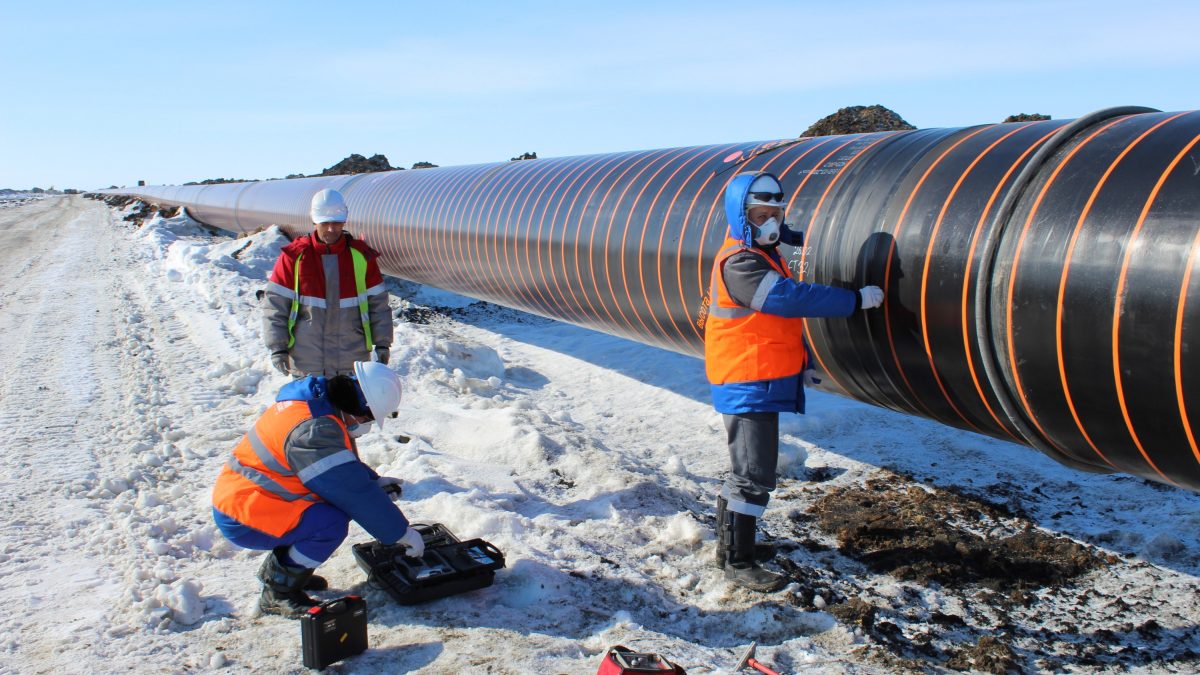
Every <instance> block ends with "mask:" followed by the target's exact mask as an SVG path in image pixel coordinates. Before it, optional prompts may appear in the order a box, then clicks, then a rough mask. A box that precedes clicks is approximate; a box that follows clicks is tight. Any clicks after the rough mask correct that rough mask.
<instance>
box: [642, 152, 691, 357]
mask: <svg viewBox="0 0 1200 675" xmlns="http://www.w3.org/2000/svg"><path fill="white" fill-rule="evenodd" d="M704 156H705V155H704V153H701V152H693V153H692V155H691V156H690V157H687V158H686V159H683V160H681V161H680V162H679V165H678V166H676V167H675V170H674V171H672V172H671V173H670V174H669V175H668V176H667V177H666V179H665V180H663V181H661V183H660V185H659V186H658V190H657V191H656V192H655V193H654V197H653V198H652V199H651V200H650V204H649V205H648V206H647V207H646V216H645V218H643V219H642V233H641V236H639V237H638V246H637V250H638V251H639V252H645V247H646V231H647V230H649V229H650V214H652V213H654V205H655V204H657V203H658V199H659V197H661V196H662V193H663V190H665V189H666V187H667V184H668V183H670V182H671V181H672V180H674V179H675V176H677V175H679V172H680V171H683V169H684V168H685V167H686V166H687V165H688V162H691V161H694V160H697V159H699V160H701V161H700V162H699V163H698V164H697V165H696V170H699V168H700V167H701V166H703V165H704V164H703V159H704ZM663 168H664V169H665V168H666V167H663ZM659 171H662V169H660V170H659ZM657 175H658V172H655V176H657ZM646 187H648V185H647V186H643V187H642V190H641V191H639V192H638V196H637V198H636V199H634V204H636V203H637V202H638V201H639V200H641V198H642V192H644V191H645V189H646ZM667 216H668V217H669V216H670V212H668V213H667ZM632 218H633V210H632V209H631V210H630V212H629V215H628V216H627V217H626V218H625V234H623V235H622V236H621V250H625V240H626V237H627V236H628V234H629V225H630V222H631V219H632ZM666 225H667V223H666V222H663V224H662V225H661V226H660V227H659V241H661V240H662V231H663V230H664V229H666ZM655 251H656V252H658V253H661V250H660V249H655ZM645 257H646V256H644V255H639V256H638V257H637V259H638V260H637V274H638V283H639V285H640V286H641V289H642V299H643V300H645V304H644V305H643V307H645V312H646V313H647V314H649V315H650V319H651V320H653V321H654V324H655V325H656V326H658V335H659V336H661V337H662V338H667V337H668V336H667V331H666V330H665V329H664V328H663V326H662V324H661V323H659V321H658V317H656V316H655V312H654V309H653V305H651V304H650V296H649V295H647V293H646V276H645V270H644V267H645V265H644V263H645ZM655 258H656V259H660V260H661V256H659V255H656V256H655ZM621 283H622V284H623V285H624V286H625V297H627V298H628V299H629V305H630V306H631V307H636V306H637V305H636V304H635V303H634V302H633V295H632V294H631V293H630V290H629V281H628V278H627V275H626V273H625V258H624V257H622V258H621ZM635 316H637V319H638V323H640V324H641V325H642V328H643V329H645V334H646V335H647V336H650V335H652V334H653V331H652V330H650V326H648V325H647V324H646V322H645V321H643V320H642V318H641V315H640V314H638V315H635Z"/></svg>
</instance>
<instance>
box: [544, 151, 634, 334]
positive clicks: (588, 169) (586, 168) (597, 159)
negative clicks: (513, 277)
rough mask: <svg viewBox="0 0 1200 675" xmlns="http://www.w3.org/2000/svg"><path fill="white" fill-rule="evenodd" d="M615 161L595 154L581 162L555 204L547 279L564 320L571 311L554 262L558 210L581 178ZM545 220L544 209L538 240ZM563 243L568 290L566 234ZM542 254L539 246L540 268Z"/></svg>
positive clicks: (548, 249) (551, 219)
mask: <svg viewBox="0 0 1200 675" xmlns="http://www.w3.org/2000/svg"><path fill="white" fill-rule="evenodd" d="M613 161H615V160H614V159H613V158H611V157H609V158H607V159H606V157H605V156H604V155H595V156H593V157H592V158H591V160H590V161H587V162H584V163H583V164H581V165H580V167H579V169H580V171H579V174H578V175H576V176H575V177H574V178H572V179H571V182H570V183H568V184H566V186H565V187H564V189H563V194H564V197H562V198H559V200H558V203H557V204H556V205H555V206H554V214H553V215H551V216H550V232H549V233H547V235H546V239H545V241H546V247H545V248H546V254H547V256H548V257H549V260H548V261H547V262H546V266H547V267H548V268H549V270H550V276H551V278H550V279H549V280H547V286H548V287H549V286H550V285H551V284H553V289H554V292H555V293H557V294H558V297H559V299H560V301H561V302H560V303H559V304H557V305H555V309H557V310H560V311H562V316H563V317H564V320H566V321H570V318H569V317H570V316H571V313H570V312H569V311H567V310H568V309H569V303H568V301H567V293H566V292H564V291H563V289H562V286H561V285H559V277H558V271H557V270H558V268H557V267H556V266H555V264H554V246H553V241H554V230H555V227H556V224H557V223H558V212H559V210H560V209H562V206H563V201H564V198H565V195H567V194H571V192H572V191H573V189H574V187H575V184H576V183H578V182H579V179H581V178H583V177H584V176H590V175H592V173H593V167H595V166H597V165H600V166H604V165H606V164H608V163H610V162H613ZM568 175H569V174H568ZM563 180H564V181H565V180H566V177H564V178H563ZM557 192H558V188H555V193H557ZM575 195H576V197H578V196H579V193H575ZM552 198H553V197H552ZM573 206H574V200H572V207H573ZM570 215H571V212H570V208H568V210H567V213H566V217H565V218H564V221H563V222H564V225H563V227H564V228H565V227H566V220H569V219H570ZM545 221H546V213H545V212H544V211H543V212H542V217H541V218H540V219H539V220H538V241H539V242H540V241H542V226H543V224H544V223H545ZM563 243H564V246H563V247H560V249H559V251H560V254H559V266H560V267H562V269H563V270H564V272H563V277H564V278H563V279H562V282H563V284H564V285H567V286H568V290H570V288H569V284H567V280H566V278H565V277H566V272H565V270H566V261H565V260H564V259H563V258H564V256H565V243H566V239H565V235H564V240H563ZM541 255H542V247H541V246H538V268H539V269H540V268H541V265H542V263H541ZM543 279H545V277H543Z"/></svg>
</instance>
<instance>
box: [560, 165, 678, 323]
mask: <svg viewBox="0 0 1200 675" xmlns="http://www.w3.org/2000/svg"><path fill="white" fill-rule="evenodd" d="M666 154H667V153H666V152H650V153H647V154H646V156H645V157H643V158H642V159H643V160H645V165H644V166H642V167H641V168H640V169H638V172H637V173H636V174H634V175H633V177H632V178H631V179H630V180H629V181H628V182H627V183H626V185H625V187H624V188H623V189H622V190H621V192H620V194H619V195H618V196H617V200H616V202H615V203H614V204H613V207H612V213H610V214H609V218H608V229H609V230H611V229H612V219H613V217H614V216H615V215H616V210H617V206H619V205H620V203H621V199H622V198H623V197H624V196H625V192H626V191H627V190H629V188H630V186H631V185H632V184H633V182H634V181H636V180H637V178H638V177H639V176H641V175H642V173H643V172H644V171H645V170H646V169H649V168H650V167H651V166H654V163H655V162H656V161H658V160H659V159H660V158H662V157H663V156H665V155H666ZM641 161H642V160H639V161H638V162H634V163H633V164H630V165H629V166H628V167H626V168H625V170H624V171H622V172H621V174H620V175H619V176H617V177H616V179H615V180H613V182H612V184H611V185H609V186H608V189H607V190H605V191H604V196H603V197H601V198H600V204H599V206H597V207H596V213H597V215H599V214H601V213H603V212H604V203H605V202H607V201H608V196H609V195H610V194H612V192H613V190H614V189H615V188H616V187H617V185H619V184H620V183H621V182H622V181H623V180H624V179H625V176H626V175H627V174H628V173H629V172H630V171H632V170H633V168H634V166H636V165H637V164H638V163H639V162H641ZM599 229H600V222H599V218H597V219H596V220H593V221H592V231H591V233H590V234H589V235H588V275H589V276H590V277H591V281H592V290H594V291H595V292H596V302H598V303H600V306H601V307H602V308H603V309H604V313H605V314H606V315H608V320H609V322H610V324H611V325H612V326H614V327H620V326H624V325H627V323H628V321H627V320H626V319H625V312H623V311H622V310H621V306H620V305H617V313H618V314H620V315H621V319H622V320H621V321H619V322H618V321H617V318H616V317H615V316H613V314H612V312H611V311H609V306H608V302H606V301H605V300H604V295H603V294H602V293H601V292H600V284H599V282H597V281H596V263H595V260H596V254H595V251H596V248H595V242H596V232H597V231H598V230H599ZM604 240H605V242H606V243H607V241H608V230H606V231H605V233H604ZM575 254H576V260H578V255H579V248H578V241H576V249H575ZM604 270H605V274H607V273H608V256H607V255H605V256H604ZM614 300H615V298H614Z"/></svg>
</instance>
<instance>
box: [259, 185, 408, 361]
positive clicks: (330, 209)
mask: <svg viewBox="0 0 1200 675" xmlns="http://www.w3.org/2000/svg"><path fill="white" fill-rule="evenodd" d="M310 215H311V216H312V221H313V225H314V228H315V229H314V231H313V232H312V233H310V234H306V235H304V236H302V237H299V238H298V239H296V240H295V241H293V242H292V243H290V244H288V245H287V246H284V247H283V250H282V251H281V252H280V254H279V258H278V259H277V260H276V261H275V267H274V269H272V270H271V275H270V277H269V278H268V283H267V292H266V294H265V296H264V300H263V302H264V314H263V336H264V339H265V341H266V344H267V349H268V350H270V353H271V365H273V366H274V367H275V369H276V370H278V371H279V372H281V373H283V374H285V375H292V376H293V377H301V376H304V375H324V376H326V377H332V376H334V375H339V374H340V375H348V374H350V372H351V368H352V367H353V364H354V362H355V361H367V360H375V361H379V362H380V363H384V364H386V363H387V362H388V358H389V356H390V350H391V345H392V333H393V330H392V316H391V310H390V308H389V307H388V292H387V288H386V287H385V285H384V283H383V274H382V273H381V272H380V271H379V263H378V261H377V259H378V258H379V254H378V253H377V252H376V251H375V250H374V249H372V248H371V247H370V246H367V245H366V244H365V243H364V242H363V241H361V240H359V239H356V238H355V237H354V235H352V234H350V233H349V232H346V231H345V226H346V220H347V217H348V215H349V211H348V209H347V208H346V201H345V199H343V198H342V194H341V193H340V192H338V191H337V190H330V189H325V190H321V191H320V192H318V193H316V194H315V195H313V198H312V209H311V213H310Z"/></svg>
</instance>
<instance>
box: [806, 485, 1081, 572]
mask: <svg viewBox="0 0 1200 675" xmlns="http://www.w3.org/2000/svg"><path fill="white" fill-rule="evenodd" d="M809 512H810V514H812V515H813V516H815V517H816V523H817V526H818V527H820V528H821V529H822V530H824V531H825V532H827V533H829V534H832V535H834V536H835V537H837V541H838V549H839V550H840V551H841V552H842V553H843V554H845V555H847V556H849V557H852V558H854V559H856V560H859V561H861V562H863V563H864V564H866V565H867V566H868V567H870V568H871V569H872V570H874V571H876V572H882V573H887V574H891V575H893V576H895V577H896V578H898V579H904V580H908V581H914V582H917V583H921V584H928V583H930V582H936V583H939V584H942V585H945V586H951V587H954V586H963V585H967V584H978V585H980V586H984V587H987V588H992V589H997V590H999V589H1004V590H1006V591H1012V590H1014V589H1027V588H1037V587H1041V586H1046V585H1060V584H1062V583H1064V582H1066V581H1068V580H1070V579H1073V578H1075V577H1077V576H1079V575H1080V574H1083V573H1084V572H1087V571H1089V570H1091V569H1093V568H1095V567H1097V566H1098V565H1100V564H1101V562H1102V561H1101V559H1100V558H1098V557H1097V556H1096V555H1094V554H1093V553H1092V552H1090V551H1089V550H1088V549H1087V548H1086V547H1084V546H1082V545H1080V544H1077V543H1075V542H1073V541H1071V540H1069V539H1066V538H1063V537H1055V536H1052V535H1049V534H1046V533H1045V532H1042V531H1040V530H1036V529H1034V528H1033V526H1032V524H1030V523H1029V522H1028V521H1024V520H1020V519H1016V518H1013V517H1012V516H1010V515H1009V513H1008V512H1007V511H1006V510H1004V509H1002V508H1000V507H996V506H994V505H992V504H988V503H986V502H983V501H980V500H978V499H975V498H972V497H967V496H964V495H961V494H956V493H954V492H949V491H945V490H926V489H923V488H921V487H918V486H914V485H911V484H908V486H907V487H903V486H902V483H901V481H900V480H897V479H892V478H876V479H873V480H870V481H868V482H867V483H866V484H865V485H854V486H848V487H842V488H835V489H832V490H830V492H829V494H828V495H826V496H824V497H822V498H821V499H820V500H818V501H817V502H816V503H815V504H814V505H813V507H812V509H810V511H809Z"/></svg>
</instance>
